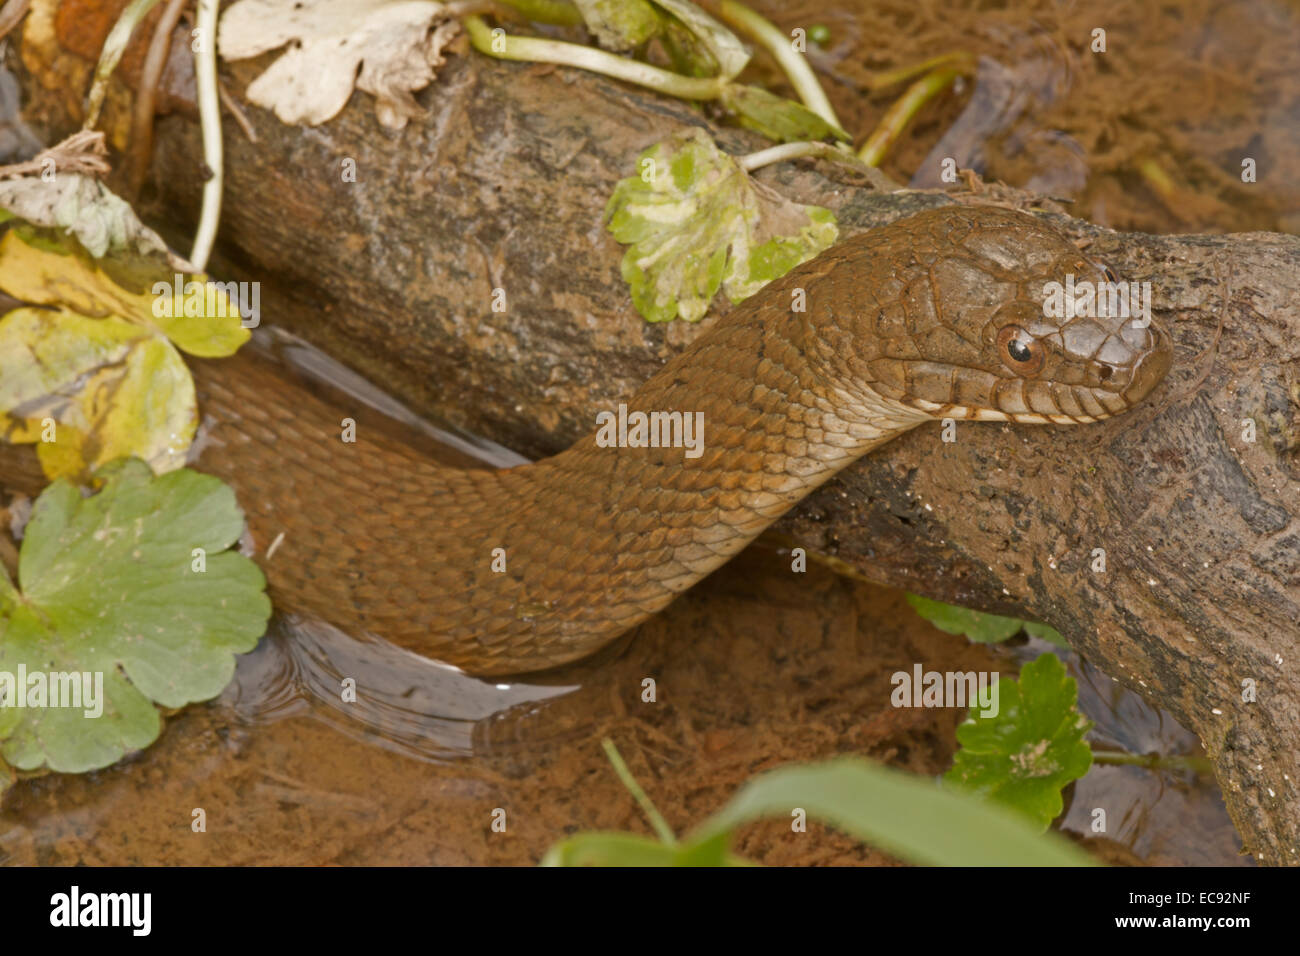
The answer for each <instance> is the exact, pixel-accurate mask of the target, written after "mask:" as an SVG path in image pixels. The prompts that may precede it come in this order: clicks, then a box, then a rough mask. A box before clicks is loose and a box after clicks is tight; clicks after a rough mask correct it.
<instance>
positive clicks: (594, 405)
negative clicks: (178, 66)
mask: <svg viewBox="0 0 1300 956" xmlns="http://www.w3.org/2000/svg"><path fill="white" fill-rule="evenodd" d="M181 38H182V34H180V33H178V40H177V42H183V41H182V39H181ZM22 55H23V57H24V64H25V67H26V71H25V76H24V84H25V88H26V92H27V95H28V97H29V100H30V115H31V116H33V117H35V118H36V119H37V121H38V125H39V126H40V128H41V130H42V132H44V133H45V134H46V135H47V136H51V137H53V136H56V135H61V134H62V133H64V132H66V131H68V130H69V129H70V128H71V127H72V125H73V124H74V122H75V119H76V118H75V117H73V116H71V115H70V114H69V110H68V104H69V102H70V100H71V98H70V97H68V96H67V95H66V87H64V88H63V89H62V90H60V89H58V88H57V87H56V86H55V85H54V84H52V83H47V81H46V80H45V79H44V78H43V76H45V75H49V71H48V70H45V73H44V74H43V73H42V66H41V63H42V58H44V61H45V62H48V60H49V58H50V54H49V51H48V49H47V48H44V47H43V48H40V49H36V48H34V47H32V46H30V45H25V46H24V49H23V54H22ZM265 63H266V61H265V60H263V61H261V65H262V66H264V65H265ZM222 71H223V82H224V83H225V85H226V87H227V88H228V89H229V90H230V91H231V92H232V93H234V94H235V95H236V98H238V92H239V91H242V89H243V87H244V85H245V84H246V83H247V81H248V79H249V78H250V77H251V76H253V75H255V71H254V69H253V68H251V67H250V66H248V65H236V66H235V67H234V68H232V67H231V66H230V65H228V64H227V65H223V67H222ZM64 82H65V83H66V79H65V80H64ZM174 98H175V99H177V101H178V102H180V101H183V96H179V95H175V96H174ZM419 99H420V101H421V103H422V104H423V105H424V106H425V108H426V110H427V112H426V115H425V117H424V118H423V120H422V121H421V120H416V121H414V122H412V123H411V124H410V125H409V126H408V127H407V128H406V129H405V130H404V131H403V132H401V133H400V134H393V133H391V132H388V131H385V130H383V129H382V128H381V127H380V126H379V125H378V124H377V123H376V122H375V120H374V118H373V109H372V101H371V100H370V98H369V97H368V96H367V95H365V94H360V93H358V94H356V95H354V97H353V100H352V102H351V103H350V105H349V107H348V108H347V110H346V111H345V112H344V113H343V114H342V115H341V116H340V117H339V118H337V119H336V120H334V121H332V122H330V123H329V124H327V125H325V126H323V127H319V128H316V129H311V130H304V129H299V128H289V127H284V126H282V125H280V124H279V123H278V121H276V120H275V118H274V117H273V116H271V115H270V114H268V113H266V112H264V111H262V110H259V109H257V108H255V107H250V106H245V107H244V108H245V110H246V111H247V113H248V117H249V119H250V121H251V123H252V125H253V127H254V128H255V129H256V131H257V135H258V142H257V143H256V144H254V143H251V142H249V141H248V140H247V139H246V138H245V137H244V135H243V134H242V133H241V132H240V130H239V128H238V127H237V126H236V125H235V124H234V123H233V122H231V121H230V119H229V117H227V119H226V122H225V141H226V162H225V173H226V192H225V207H224V212H223V218H222V223H221V233H220V246H219V254H220V255H219V259H218V261H217V262H216V263H215V264H214V268H213V270H212V271H213V272H214V273H218V274H221V275H222V277H223V278H239V279H250V280H258V281H260V282H262V284H263V285H262V312H263V315H264V316H265V317H266V318H267V320H268V321H271V322H274V323H276V324H279V325H283V326H287V327H290V328H292V329H294V330H295V331H297V332H299V333H300V334H302V335H304V336H306V337H307V338H309V339H311V340H313V341H314V342H316V343H317V344H318V345H320V346H322V347H323V348H325V349H326V350H327V351H330V352H331V353H332V354H334V355H335V356H337V357H339V358H341V359H343V360H344V361H346V362H347V363H348V364H350V365H352V366H353V367H354V368H356V369H357V370H359V371H360V372H362V373H363V374H365V375H367V376H368V377H370V378H371V379H372V380H374V381H377V382H382V383H383V384H384V386H385V388H386V389H388V390H389V391H391V392H393V393H395V394H397V395H398V396H400V397H401V398H403V399H404V400H406V401H407V402H408V403H410V404H412V405H413V406H415V407H417V408H419V409H420V410H422V411H424V412H426V413H429V414H431V415H433V416H434V417H436V418H438V419H440V420H442V421H444V422H448V423H451V424H452V425H455V426H460V427H463V428H465V429H467V430H470V431H473V432H476V433H479V434H482V435H485V436H487V437H490V438H493V439H495V440H497V441H500V442H502V443H504V444H506V445H509V446H512V447H514V448H516V449H517V450H519V451H521V452H524V453H526V454H530V455H534V456H540V455H545V454H549V453H552V452H555V451H557V450H559V449H561V448H563V447H565V446H566V445H567V444H569V443H570V442H572V441H573V440H575V439H576V438H578V437H579V436H580V435H582V434H584V433H585V432H587V431H589V430H590V428H591V427H592V422H593V420H594V418H593V416H594V414H595V412H596V411H597V410H599V409H602V408H607V407H610V406H611V405H612V404H614V403H616V402H617V401H618V400H619V399H620V398H621V397H624V396H627V395H629V394H631V392H633V391H634V390H635V388H636V387H637V386H638V385H639V384H640V383H641V382H642V381H644V380H645V379H646V378H648V377H649V376H650V375H651V373H653V372H654V371H655V370H656V369H657V368H658V367H659V366H660V364H662V363H663V362H664V361H665V360H666V359H667V358H668V357H670V356H671V355H673V354H675V353H676V352H678V351H679V350H680V349H681V348H682V347H683V346H684V345H686V344H687V343H688V342H689V341H690V340H691V339H692V338H694V336H695V335H697V334H698V333H699V332H700V331H701V329H702V328H703V327H705V326H706V325H707V324H708V321H709V320H707V319H706V320H705V322H703V323H701V324H700V325H698V326H688V325H684V324H682V323H672V324H670V325H668V326H652V325H649V324H647V323H646V322H644V321H643V320H642V319H641V318H640V317H639V316H638V315H637V314H636V313H635V312H634V310H633V309H632V307H631V305H630V303H629V300H628V294H627V290H626V286H625V285H624V283H623V282H622V280H621V279H620V277H619V260H620V257H621V254H622V249H621V247H619V246H618V245H617V243H615V242H614V241H613V240H612V239H611V238H610V237H609V235H608V234H607V233H606V232H605V230H604V229H603V227H602V210H603V208H604V204H605V202H606V200H607V198H608V196H609V194H610V192H611V190H612V188H613V186H614V184H615V182H616V181H617V180H618V179H619V178H621V177H623V176H626V175H629V174H631V173H632V172H633V171H634V164H635V159H636V156H637V154H638V152H639V151H640V150H642V149H643V148H645V147H646V146H648V145H650V144H652V143H654V142H656V141H658V140H660V139H663V138H665V137H666V136H668V135H670V134H672V133H673V132H674V131H676V130H679V129H681V128H682V127H683V126H685V125H688V124H695V125H702V126H705V127H706V128H707V129H708V131H709V132H710V133H711V134H713V135H714V136H715V137H716V138H717V139H718V140H719V141H720V142H721V143H722V145H723V146H724V148H727V149H728V150H729V151H731V152H737V153H740V152H746V151H749V150H751V149H754V148H758V147H759V146H761V145H765V144H763V143H760V142H759V141H758V140H757V139H755V138H754V137H752V136H750V135H749V134H747V133H744V132H742V131H737V130H734V129H726V128H716V127H714V126H713V125H711V124H710V123H709V121H708V120H707V118H706V117H705V116H704V115H703V114H701V113H700V112H699V111H698V110H696V109H694V108H692V107H691V106H690V105H688V104H685V103H680V102H676V101H672V100H668V99H663V98H659V97H656V96H654V95H651V94H649V93H643V92H640V91H638V90H635V89H632V88H630V87H626V86H623V85H620V84H617V83H614V82H609V81H605V80H603V79H601V78H597V77H593V76H591V75H588V74H583V73H579V72H576V71H571V70H565V69H556V68H550V67H530V66H526V65H519V64H505V63H498V62H494V61H490V60H488V59H486V58H483V57H480V56H478V55H477V54H471V53H468V52H467V51H464V50H462V51H461V55H459V56H453V57H452V58H451V60H450V62H449V64H448V66H447V67H445V68H444V70H443V72H442V75H441V76H440V78H439V80H438V82H437V83H436V85H435V86H434V87H433V88H431V89H429V90H426V91H424V93H422V94H421V95H420V97H419ZM110 122H111V116H110ZM156 144H157V145H156V149H155V156H154V166H153V181H154V183H155V184H156V188H157V201H156V205H155V207H154V208H155V210H156V211H157V212H158V213H159V218H157V219H156V221H155V223H154V224H155V225H158V226H159V227H160V228H161V229H162V230H163V231H164V233H165V234H167V235H168V237H169V238H170V239H172V240H173V244H174V245H176V246H177V247H179V248H180V249H182V251H183V250H184V249H185V248H186V246H187V244H188V238H187V236H188V234H189V230H191V229H192V227H193V223H194V220H195V217H196V215H197V210H198V206H199V203H198V197H199V192H200V189H201V186H202V172H201V169H200V160H199V157H200V156H201V150H200V147H199V133H198V129H197V126H196V125H195V124H194V123H193V121H192V120H191V119H189V118H187V117H186V116H185V115H184V110H183V109H182V111H181V112H180V113H178V114H175V115H172V116H169V117H167V118H163V119H160V121H159V123H158V126H157V129H156ZM345 159H351V160H353V161H354V162H355V168H356V182H346V181H344V178H343V176H342V175H341V173H342V169H343V161H344V160H345ZM760 178H762V179H764V180H766V181H768V182H769V183H770V184H772V185H773V186H775V187H776V188H777V189H779V190H780V191H782V192H783V193H785V194H786V195H787V196H790V197H792V198H795V199H798V200H800V201H803V202H815V203H819V204H821V205H826V206H830V207H831V208H833V209H834V210H835V212H836V213H837V215H838V216H839V220H840V223H841V228H842V232H843V234H845V235H847V234H850V233H852V232H854V231H859V230H862V229H867V228H871V227H873V226H877V225H880V224H883V223H885V222H888V221H891V220H893V219H896V218H899V217H902V216H905V215H908V214H910V213H912V212H915V211H917V210H919V209H921V208H923V207H925V206H928V205H933V204H936V203H942V202H946V201H949V200H948V199H947V198H945V197H943V196H942V195H938V194H928V193H915V192H888V191H885V190H884V189H882V188H880V183H879V181H876V182H875V183H874V184H870V183H867V182H865V181H864V179H863V178H862V177H858V176H856V175H853V174H850V173H848V172H846V171H845V169H844V168H842V167H838V166H832V165H830V164H826V163H816V164H814V163H810V162H799V163H794V164H784V165H783V166H781V167H779V168H774V169H769V170H765V171H764V172H763V173H762V174H760ZM1057 218H1058V222H1059V224H1060V225H1061V226H1063V227H1064V228H1065V229H1067V230H1068V231H1069V232H1071V233H1072V234H1074V235H1075V236H1076V237H1078V238H1079V240H1080V241H1090V242H1091V249H1092V252H1093V253H1094V254H1096V255H1097V256H1098V257H1099V258H1101V259H1102V260H1103V261H1106V262H1108V263H1109V264H1110V265H1111V266H1112V267H1113V268H1114V270H1115V271H1116V272H1117V273H1119V274H1121V275H1123V276H1125V277H1127V278H1128V279H1130V280H1137V281H1149V282H1150V283H1151V286H1152V290H1153V293H1154V308H1155V311H1156V314H1157V321H1160V322H1162V323H1164V324H1165V326H1166V327H1167V328H1168V329H1169V330H1170V332H1171V333H1172V335H1173V337H1174V339H1175V342H1176V347H1177V354H1176V360H1175V365H1174V368H1173V371H1172V372H1171V373H1170V375H1169V377H1168V379H1167V380H1166V382H1165V383H1164V384H1163V385H1161V386H1160V388H1159V389H1158V390H1157V391H1156V393H1155V394H1154V395H1153V396H1152V397H1151V398H1150V399H1149V400H1148V401H1147V402H1145V403H1144V404H1143V405H1142V407H1140V408H1138V409H1136V410H1134V411H1132V412H1130V413H1129V414H1126V415H1123V416H1121V417H1120V418H1117V419H1114V420H1111V421H1108V422H1104V423H1101V424H1098V425H1090V426H1084V427H1077V428H1051V427H1044V428H1033V427H1012V426H998V425H984V424H976V423H969V424H968V423H960V424H959V425H958V427H957V432H956V441H955V442H951V443H946V442H944V441H942V440H941V431H940V427H939V426H938V425H937V424H936V425H933V426H925V427H922V428H919V429H917V430H916V431H914V432H912V433H910V434H908V435H906V436H904V437H903V438H901V439H899V440H897V441H895V442H893V443H891V444H890V445H888V446H887V447H885V448H884V449H881V451H879V452H878V453H876V454H873V455H870V456H868V457H867V458H866V459H865V460H863V461H862V462H860V463H859V464H858V465H857V466H855V467H854V468H852V469H850V470H849V471H847V472H846V473H845V474H843V475H842V477H841V478H839V479H838V480H836V481H834V482H833V483H832V484H830V485H829V486H827V487H826V488H824V489H823V490H821V491H820V492H819V493H817V494H815V495H813V496H812V497H811V498H809V499H808V500H807V501H806V502H804V503H803V504H802V505H801V506H800V507H799V508H798V509H797V510H796V511H795V512H793V513H792V514H791V515H789V516H787V518H786V519H784V520H783V521H782V522H781V524H780V525H779V526H778V530H779V531H781V532H783V533H785V534H786V535H788V536H789V537H791V538H793V539H795V540H796V541H797V542H798V543H799V544H801V545H803V546H805V547H808V548H812V549H817V550H819V551H821V552H824V553H825V554H828V555H830V556H832V557H835V558H838V559H840V560H842V561H845V562H847V563H849V564H850V565H852V566H854V567H856V568H858V569H859V570H860V571H861V572H862V573H863V574H865V575H867V576H869V577H870V578H872V579H873V580H876V581H880V582H883V583H887V584H891V585H896V586H899V587H903V588H906V589H908V590H909V591H913V592H916V593H919V594H924V595H928V596H930V597H934V598H938V599H941V600H945V601H950V602H953V603H957V604H963V605H967V606H972V607H978V608H983V609H987V610H991V611H995V612H1000V613H1009V614H1015V615H1018V616H1024V617H1029V618H1035V619H1038V620H1043V621H1046V622H1048V623H1050V624H1052V625H1053V626H1055V627H1057V628H1058V629H1059V630H1060V631H1061V632H1062V633H1063V634H1064V635H1065V636H1066V637H1067V638H1068V639H1069V641H1070V643H1071V644H1072V645H1073V646H1074V647H1075V648H1077V649H1078V650H1079V651H1080V652H1081V653H1082V654H1084V655H1085V656H1087V657H1088V658H1089V659H1091V660H1092V661H1094V662H1096V663H1097V664H1099V665H1100V666H1102V667H1104V668H1105V669H1106V670H1107V671H1108V672H1109V673H1111V674H1112V675H1113V676H1114V677H1115V678H1117V679H1119V680H1121V681H1123V682H1124V683H1125V684H1127V685H1129V686H1130V687H1132V688H1133V689H1135V690H1137V691H1138V692H1139V693H1141V694H1143V695H1144V696H1146V697H1147V698H1148V699H1149V700H1151V701H1152V702H1153V703H1155V704H1158V705H1159V706H1161V707H1163V708H1165V709H1167V710H1169V711H1170V712H1171V713H1173V714H1174V715H1175V716H1176V717H1177V718H1178V719H1179V720H1180V721H1182V722H1183V723H1184V724H1185V725H1186V726H1187V727H1189V728H1191V729H1192V730H1194V731H1195V732H1196V733H1197V734H1198V735H1199V736H1200V738H1201V740H1202V741H1203V742H1204V744H1205V747H1206V750H1207V751H1208V753H1209V754H1210V756H1211V758H1212V759H1213V760H1214V763H1215V767H1216V773H1217V775H1218V777H1219V781H1220V784H1221V785H1222V788H1223V792H1224V796H1225V799H1226V801H1227V804H1228V808H1229V811H1230V812H1231V814H1232V817H1233V819H1234V821H1235V822H1236V825H1237V827H1238V830H1239V831H1240V833H1241V834H1242V837H1243V839H1244V840H1245V842H1246V846H1247V848H1248V849H1249V851H1250V852H1252V853H1253V854H1254V855H1255V856H1256V858H1257V859H1258V860H1259V861H1261V862H1264V863H1272V864H1295V863H1297V862H1300V676H1297V670H1296V665H1297V663H1298V662H1300V623H1298V622H1300V239H1297V238H1295V237H1291V236H1283V235H1272V234H1247V235H1232V236H1150V235H1136V234H1118V233H1114V232H1110V231H1108V230H1105V229H1100V228H1097V227H1094V226H1092V225H1090V224H1088V223H1085V222H1081V221H1077V220H1072V219H1069V218H1068V217H1065V216H1058V217H1057ZM496 289H503V290H505V297H506V303H507V310H506V311H505V312H494V311H493V310H492V300H493V291H494V290H496ZM721 311H725V307H722V306H720V307H719V308H717V309H715V312H721ZM1248 422H1249V423H1253V428H1254V434H1253V439H1254V440H1253V441H1252V440H1250V437H1251V436H1250V435H1249V434H1248V428H1250V427H1251V426H1250V425H1248V424H1247V423H1248ZM1103 568H1104V569H1103Z"/></svg>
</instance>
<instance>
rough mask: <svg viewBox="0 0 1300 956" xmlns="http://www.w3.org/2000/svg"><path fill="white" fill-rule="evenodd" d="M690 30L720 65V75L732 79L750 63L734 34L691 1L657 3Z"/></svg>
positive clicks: (656, 1) (747, 54)
mask: <svg viewBox="0 0 1300 956" xmlns="http://www.w3.org/2000/svg"><path fill="white" fill-rule="evenodd" d="M654 2H655V5H656V6H659V7H661V8H662V9H664V10H667V11H668V12H669V13H671V14H672V15H673V16H674V17H676V18H677V19H678V20H679V21H681V23H682V24H683V25H684V26H685V27H686V29H688V30H689V31H690V32H691V33H692V34H694V36H695V37H696V39H698V40H699V41H700V44H701V45H702V46H703V47H704V48H705V49H706V50H708V52H709V54H710V55H711V56H712V57H713V60H714V62H716V63H717V64H718V75H719V76H722V77H723V78H724V79H728V80H729V79H731V78H732V77H734V76H736V75H737V74H738V73H740V71H741V70H743V69H744V68H745V64H747V63H748V62H749V50H747V49H745V44H743V43H741V42H740V40H739V39H738V38H737V37H736V35H735V34H734V33H732V32H731V31H730V30H728V29H727V28H726V27H725V26H723V25H722V24H721V23H719V22H718V21H717V20H715V19H713V17H711V16H709V15H708V14H707V13H705V12H704V11H703V10H701V9H700V8H699V7H697V6H696V5H695V4H694V3H691V2H690V0H654Z"/></svg>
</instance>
